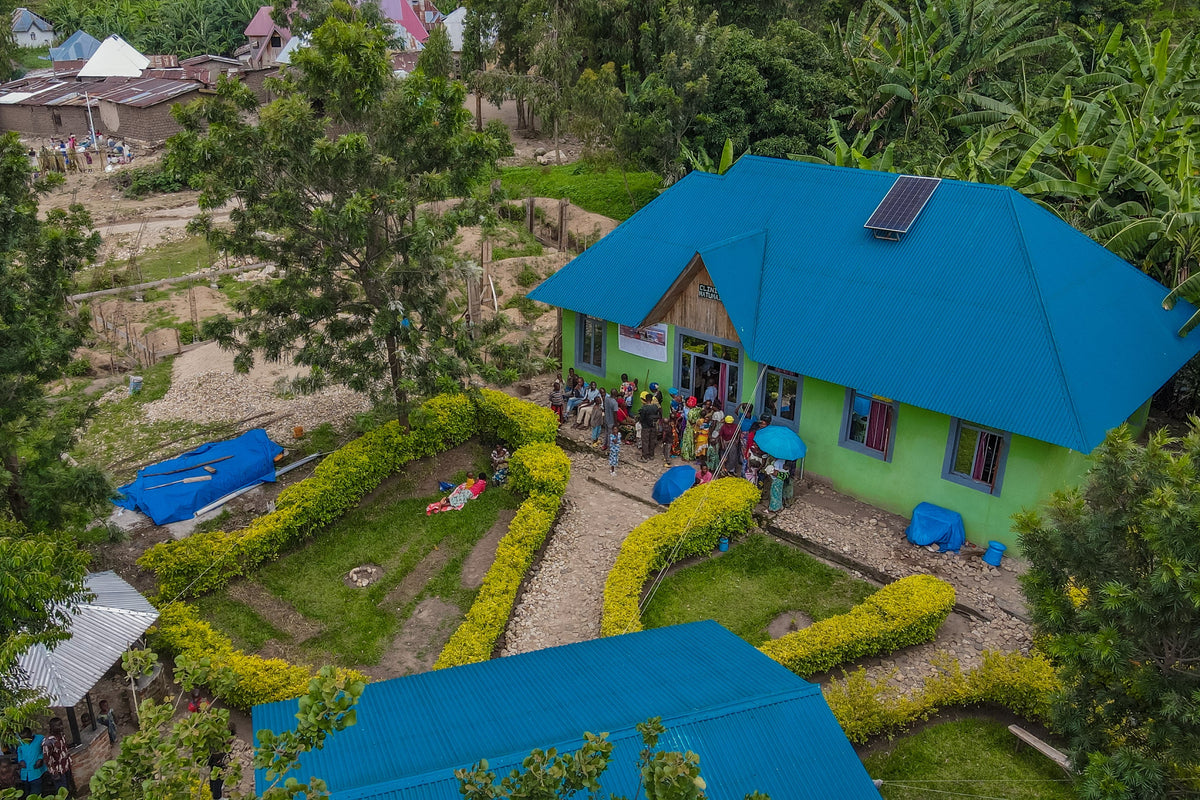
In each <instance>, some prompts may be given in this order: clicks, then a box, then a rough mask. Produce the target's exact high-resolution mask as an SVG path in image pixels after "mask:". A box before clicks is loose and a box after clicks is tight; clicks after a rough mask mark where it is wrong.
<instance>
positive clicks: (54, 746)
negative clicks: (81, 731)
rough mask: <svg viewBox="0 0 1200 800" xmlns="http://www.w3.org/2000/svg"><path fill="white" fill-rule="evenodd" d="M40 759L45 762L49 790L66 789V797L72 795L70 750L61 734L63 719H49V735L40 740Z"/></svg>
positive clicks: (73, 794)
mask: <svg viewBox="0 0 1200 800" xmlns="http://www.w3.org/2000/svg"><path fill="white" fill-rule="evenodd" d="M42 760H43V761H44V762H45V764H46V775H48V776H49V778H50V791H51V792H57V791H58V790H59V789H66V790H67V797H74V796H75V790H74V789H73V788H72V780H71V751H70V749H69V748H68V747H67V740H66V737H64V736H63V721H62V720H61V719H59V718H58V717H53V718H52V719H51V720H50V735H49V736H47V737H46V738H45V739H43V740H42Z"/></svg>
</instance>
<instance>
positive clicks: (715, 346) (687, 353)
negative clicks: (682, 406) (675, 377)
mask: <svg viewBox="0 0 1200 800" xmlns="http://www.w3.org/2000/svg"><path fill="white" fill-rule="evenodd" d="M679 339H680V346H679V350H678V352H679V372H678V374H679V382H678V384H677V385H678V386H679V389H680V391H681V392H682V394H683V396H684V397H685V398H687V397H695V398H696V400H697V402H703V401H704V400H705V399H706V398H712V399H715V400H716V401H717V403H716V405H717V407H718V408H720V409H721V410H722V411H724V412H725V413H726V414H733V413H735V412H736V410H737V406H738V403H739V402H740V399H739V398H740V397H741V361H742V353H741V349H740V348H739V347H737V346H736V345H730V344H725V343H723V342H717V341H712V340H710V339H705V338H702V337H699V336H696V335H693V334H687V333H680V334H679Z"/></svg>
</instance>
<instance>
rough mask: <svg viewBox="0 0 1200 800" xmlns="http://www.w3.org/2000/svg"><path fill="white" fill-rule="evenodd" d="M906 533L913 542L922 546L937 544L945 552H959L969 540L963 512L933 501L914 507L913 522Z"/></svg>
mask: <svg viewBox="0 0 1200 800" xmlns="http://www.w3.org/2000/svg"><path fill="white" fill-rule="evenodd" d="M904 533H905V535H906V536H908V540H909V541H910V542H912V543H913V544H915V545H919V546H921V547H924V546H925V545H928V544H936V545H937V546H938V547H940V548H941V552H943V553H944V552H946V551H947V550H953V551H954V552H956V553H957V552H958V549H959V548H960V547H962V546H963V542H965V541H966V540H967V533H966V531H965V530H964V529H963V521H962V514H959V513H958V512H957V511H951V510H950V509H948V508H942V507H941V506H935V505H934V504H933V503H921V504H919V505H918V506H917V507H916V508H914V509H913V515H912V522H911V523H910V524H909V526H908V529H907V530H906V531H905V532H904Z"/></svg>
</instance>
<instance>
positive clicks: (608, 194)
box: [500, 161, 662, 220]
mask: <svg viewBox="0 0 1200 800" xmlns="http://www.w3.org/2000/svg"><path fill="white" fill-rule="evenodd" d="M626 178H628V180H629V188H628V190H626V188H625V179H626ZM500 184H501V186H502V187H503V189H504V192H505V194H506V195H507V196H508V197H509V198H511V199H514V200H516V199H519V198H522V197H528V196H530V195H532V196H534V197H555V198H561V197H567V198H570V200H571V202H572V203H573V204H575V205H577V206H579V207H580V208H582V209H583V210H584V211H591V212H592V213H595V214H603V215H604V216H606V217H612V218H613V219H616V220H625V219H628V218H629V217H631V216H633V212H634V211H636V210H637V209H639V208H641V207H642V206H644V205H646V204H647V203H649V202H650V201H651V200H653V199H654V198H655V197H657V196H658V190H659V189H660V188H661V187H662V180H661V179H660V178H659V177H658V176H657V175H655V174H654V173H653V172H629V173H626V175H625V177H622V175H621V170H619V169H616V168H605V167H597V166H595V165H592V164H589V163H588V162H586V161H579V162H576V163H574V164H563V165H562V166H555V167H506V168H504V169H502V170H501V171H500ZM630 193H632V194H633V201H634V202H633V203H630V200H629V195H630ZM635 204H636V207H635Z"/></svg>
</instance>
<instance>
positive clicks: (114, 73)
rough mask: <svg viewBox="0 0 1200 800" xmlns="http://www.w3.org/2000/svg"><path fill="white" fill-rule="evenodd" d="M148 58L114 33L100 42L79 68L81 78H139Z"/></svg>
mask: <svg viewBox="0 0 1200 800" xmlns="http://www.w3.org/2000/svg"><path fill="white" fill-rule="evenodd" d="M148 66H150V59H148V58H146V57H145V56H144V55H142V54H141V53H139V52H138V51H137V50H134V49H133V46H132V45H130V44H129V43H128V42H126V41H125V40H124V39H122V38H121V37H120V36H117V35H116V34H115V33H114V34H113V35H112V36H109V37H108V38H107V39H105V40H104V41H103V42H101V43H100V47H98V48H97V49H96V52H95V53H93V54H92V57H91V58H89V59H88V60H87V63H86V64H84V65H83V69H81V70H79V77H81V78H118V77H119V78H140V77H142V70H144V69H145V68H146V67H148Z"/></svg>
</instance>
